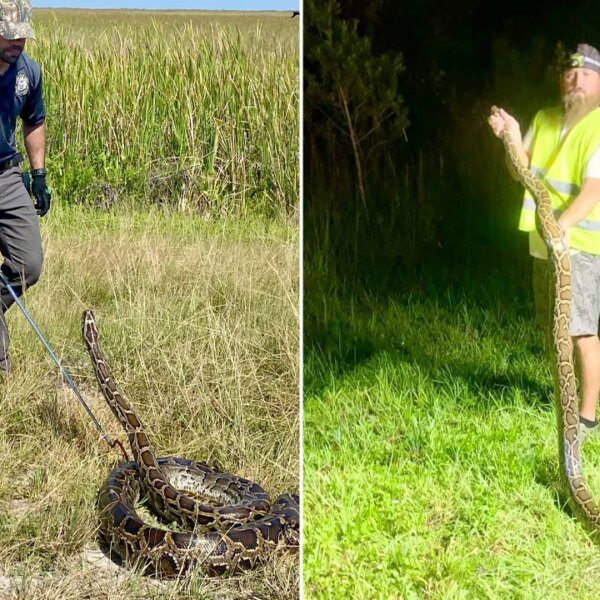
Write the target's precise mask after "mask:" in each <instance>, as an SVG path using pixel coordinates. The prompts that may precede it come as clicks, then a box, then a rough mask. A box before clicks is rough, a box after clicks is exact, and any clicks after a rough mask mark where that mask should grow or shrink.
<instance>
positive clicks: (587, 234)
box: [519, 107, 600, 254]
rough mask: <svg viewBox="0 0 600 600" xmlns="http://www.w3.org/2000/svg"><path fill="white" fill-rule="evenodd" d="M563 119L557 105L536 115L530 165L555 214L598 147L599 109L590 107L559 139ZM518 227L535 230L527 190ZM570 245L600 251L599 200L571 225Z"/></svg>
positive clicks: (571, 193)
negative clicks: (549, 198)
mask: <svg viewBox="0 0 600 600" xmlns="http://www.w3.org/2000/svg"><path fill="white" fill-rule="evenodd" d="M562 120H563V110H562V108H560V107H556V108H548V109H544V110H541V111H539V112H538V113H537V114H536V115H535V117H534V119H533V123H532V132H533V138H532V141H531V151H532V155H531V164H530V166H529V168H530V169H531V171H532V172H533V173H534V174H535V175H536V176H537V177H539V178H540V179H541V180H542V181H543V182H544V183H545V184H546V187H547V188H548V191H549V192H550V197H551V199H552V206H553V208H554V214H555V215H556V216H558V215H560V213H562V212H563V211H564V210H565V209H566V208H567V206H569V204H571V202H572V201H573V199H574V198H575V197H576V196H578V195H579V192H580V190H581V186H582V184H583V179H584V176H585V169H586V166H587V163H588V161H589V159H590V157H591V156H592V154H593V153H594V152H595V151H596V150H597V149H598V147H600V108H596V109H594V110H592V111H591V112H590V113H589V114H588V115H586V116H585V117H584V118H583V119H581V121H579V123H577V124H576V125H575V127H573V128H572V129H571V130H570V131H568V132H567V133H566V134H565V135H564V136H563V139H562V140H560V132H561V129H562ZM598 200H600V198H598ZM519 229H520V230H521V231H533V230H534V229H535V202H534V201H533V198H532V196H531V194H530V193H529V192H528V191H525V195H524V198H523V208H522V209H521V218H520V220H519ZM569 245H570V246H571V248H574V249H577V250H583V251H585V252H589V253H590V254H600V202H599V203H598V204H596V206H595V207H594V209H593V210H592V212H591V213H590V214H589V215H588V216H587V217H586V218H585V219H584V220H583V221H580V222H579V223H577V224H576V225H574V226H573V227H571V229H570V232H569Z"/></svg>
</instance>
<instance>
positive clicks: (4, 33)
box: [0, 0, 50, 374]
mask: <svg viewBox="0 0 600 600" xmlns="http://www.w3.org/2000/svg"><path fill="white" fill-rule="evenodd" d="M27 39H35V35H34V33H33V28H32V27H31V7H30V4H29V0H0V252H1V253H2V255H3V256H4V263H3V264H2V266H1V267H0V269H1V270H2V273H3V275H4V277H5V278H6V279H7V280H8V282H9V283H10V285H11V287H12V288H13V289H14V290H15V292H16V293H17V294H18V295H20V294H22V293H23V291H24V290H25V289H26V288H28V287H30V286H32V285H33V284H34V283H35V282H36V281H37V280H38V278H39V276H40V273H41V270H42V261H43V254H42V241H41V236H40V227H39V222H38V218H37V215H40V216H41V217H43V216H44V215H45V214H46V213H47V212H48V209H49V208H50V190H49V189H48V187H47V186H46V169H45V168H44V161H45V154H46V128H45V124H44V122H45V118H46V111H45V108H44V103H43V101H42V77H41V71H40V67H39V65H38V64H37V63H36V62H35V61H33V60H32V59H31V58H30V57H29V56H28V55H27V53H25V52H24V51H23V48H24V47H25V42H26V40H27ZM17 116H19V117H20V118H21V119H22V121H23V135H24V142H25V150H26V151H27V156H28V157H29V164H30V166H31V170H32V184H31V193H32V194H33V197H34V199H35V204H34V203H33V202H32V201H31V197H30V195H29V192H28V191H27V190H26V188H25V185H24V184H23V174H22V171H21V168H20V167H19V164H20V163H21V162H22V160H23V156H22V155H21V154H20V153H19V152H17V150H16V147H15V127H16V124H17ZM36 213H37V214H36ZM12 304H13V298H12V296H11V295H10V293H9V292H8V289H7V288H6V286H5V285H4V284H2V283H0V308H1V310H0V372H3V373H4V374H6V373H8V371H9V370H10V360H9V357H8V328H7V326H6V320H5V317H4V313H5V312H6V311H7V309H8V308H10V306H11V305H12Z"/></svg>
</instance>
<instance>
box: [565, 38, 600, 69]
mask: <svg viewBox="0 0 600 600" xmlns="http://www.w3.org/2000/svg"><path fill="white" fill-rule="evenodd" d="M577 67H579V68H584V69H592V70H594V71H597V72H598V73H600V52H598V50H596V48H594V46H590V45H589V44H577V50H575V52H573V53H572V54H570V55H569V59H568V60H567V69H575V68H577Z"/></svg>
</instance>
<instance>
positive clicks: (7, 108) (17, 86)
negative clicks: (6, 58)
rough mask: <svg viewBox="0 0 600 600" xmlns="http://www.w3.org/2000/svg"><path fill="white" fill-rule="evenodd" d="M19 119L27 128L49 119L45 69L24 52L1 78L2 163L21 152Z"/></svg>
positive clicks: (0, 122) (0, 138)
mask: <svg viewBox="0 0 600 600" xmlns="http://www.w3.org/2000/svg"><path fill="white" fill-rule="evenodd" d="M18 116H20V117H21V119H23V122H24V123H26V124H27V125H38V124H39V123H42V122H43V121H44V120H45V119H46V109H45V108H44V102H43V100H42V73H41V69H40V66H39V65H38V64H37V63H36V62H35V61H34V60H33V59H32V58H31V57H30V56H29V55H28V54H27V53H26V52H22V53H21V56H19V58H18V60H17V62H16V63H14V64H12V65H10V67H9V68H8V69H7V70H6V72H5V73H4V75H0V162H3V161H5V160H8V159H9V158H12V157H13V156H14V155H15V154H16V153H17V149H16V146H15V128H16V125H17V117H18Z"/></svg>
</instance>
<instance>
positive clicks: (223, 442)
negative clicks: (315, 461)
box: [0, 207, 299, 600]
mask: <svg viewBox="0 0 600 600" xmlns="http://www.w3.org/2000/svg"><path fill="white" fill-rule="evenodd" d="M43 236H44V246H45V251H46V264H45V271H44V273H43V276H42V279H41V280H40V282H39V283H38V284H37V286H36V287H35V288H32V289H31V290H30V291H29V292H27V294H26V296H25V301H26V304H27V306H28V308H29V310H30V312H31V313H32V315H33V316H34V318H35V319H36V320H37V322H38V324H39V326H40V328H41V329H42V331H43V332H44V333H45V335H46V336H47V337H48V339H49V341H50V343H51V344H52V345H53V347H54V348H55V350H56V352H57V354H58V356H59V357H60V358H61V360H62V361H63V362H64V364H65V366H66V367H67V369H68V370H69V371H70V373H71V374H72V375H73V377H74V378H75V380H76V381H77V383H78V384H79V386H80V388H81V390H82V392H83V393H84V395H85V397H86V398H87V399H88V401H89V403H90V405H91V407H92V408H93V410H94V411H95V412H96V413H97V415H98V417H99V419H100V421H101V422H102V423H103V424H104V426H105V427H106V429H107V431H108V433H109V435H111V436H115V435H120V429H119V426H118V424H117V423H115V420H114V418H113V416H112V414H111V413H110V411H109V409H108V407H107V406H106V405H105V403H104V401H103V399H102V397H101V396H100V394H99V392H98V389H97V385H96V383H95V380H94V376H93V371H92V368H91V364H90V362H89V358H88V356H87V354H86V351H85V349H84V346H83V343H82V341H81V334H80V316H81V312H82V310H83V309H84V307H90V308H92V309H93V310H94V311H95V313H96V317H97V319H98V323H99V327H100V333H101V342H102V344H103V348H104V351H105V353H106V354H107V356H108V358H109V360H110V362H111V363H112V366H113V369H114V372H115V376H116V378H117V380H118V381H119V382H120V384H121V386H122V388H123V389H124V391H125V392H126V393H127V394H128V396H129V397H130V399H131V401H132V403H133V404H134V406H135V407H136V408H137V409H138V410H139V412H140V415H141V416H142V418H143V419H144V420H145V422H146V424H147V426H148V428H149V431H150V435H151V437H152V439H153V440H154V443H155V447H156V448H157V449H158V451H159V452H160V454H162V455H180V456H187V457H190V458H194V459H199V460H205V461H207V462H210V463H214V464H217V465H219V466H221V467H223V468H225V469H226V470H229V471H231V472H234V473H239V474H240V475H243V476H245V477H249V478H251V479H255V480H256V481H258V482H260V483H262V484H263V485H264V486H265V487H266V488H267V490H269V491H270V492H271V493H272V494H274V495H275V494H277V493H279V492H282V491H285V490H291V491H295V492H297V491H298V470H299V463H298V453H299V446H298V444H299V442H298V427H299V406H298V309H297V305H298V302H297V296H298V281H297V279H298V278H297V255H298V252H297V237H296V232H295V228H293V227H287V226H285V225H281V224H279V225H278V224H276V223H274V222H270V223H269V222H265V221H258V220H256V221H245V222H243V223H241V222H228V223H204V222H203V221H202V220H201V219H200V218H194V217H191V216H190V215H176V214H175V215H163V214H162V213H160V212H157V211H155V212H149V213H144V214H142V213H125V212H117V213H100V212H97V211H95V212H93V211H89V210H83V209H80V208H76V207H71V208H61V207H55V208H54V209H53V210H52V211H51V213H50V214H49V216H48V217H47V218H46V219H44V221H43ZM9 322H10V327H11V333H12V340H11V344H12V357H13V361H14V372H13V373H12V375H11V378H10V380H9V382H8V384H6V385H3V386H2V387H0V515H1V518H0V597H2V598H5V597H6V598H22V599H27V600H33V599H38V598H39V599H42V598H43V599H48V600H50V599H57V600H58V599H60V600H71V599H73V600H75V599H83V598H110V599H117V598H118V599H133V598H136V599H137V598H154V597H156V598H158V597H160V598H175V597H177V598H249V597H260V598H294V597H296V596H297V586H298V564H297V563H298V557H297V554H296V555H294V554H292V553H288V552H282V553H281V554H280V555H278V556H277V557H276V558H275V560H274V561H273V562H272V563H270V564H269V565H267V566H266V567H264V568H260V569H258V570H257V571H255V572H252V573H249V574H244V575H241V576H235V577H225V578H217V579H207V578H204V577H202V576H201V575H200V574H197V575H196V576H195V577H193V578H192V581H191V582H190V583H189V584H188V585H187V586H186V587H184V586H182V585H179V586H178V585H176V584H168V583H167V584H156V583H154V582H152V581H151V580H149V579H148V578H141V577H138V576H136V575H135V574H131V573H128V572H122V571H121V572H116V573H115V572H112V571H105V570H100V569H99V568H98V567H96V566H95V565H94V564H92V563H91V562H90V560H91V558H90V555H93V551H94V549H95V548H96V544H95V537H94V534H95V527H96V517H95V512H94V510H95V509H94V501H95V495H96V493H97V490H98V488H99V486H100V484H101V482H102V481H103V479H104V478H105V477H106V476H107V474H108V472H109V470H110V468H111V466H112V464H113V463H114V462H115V461H116V460H117V459H118V456H117V454H116V453H115V452H109V451H108V450H107V448H106V447H105V445H104V444H103V442H101V441H100V439H99V436H98V435H97V433H96V431H95V429H94V428H93V426H92V424H91V422H90V421H89V419H88V417H87V416H86V415H85V413H84V411H83V409H82V408H81V407H80V406H79V404H78V402H77V400H76V399H75V397H74V395H73V394H72V393H71V392H70V391H69V390H68V389H65V388H64V387H63V386H62V385H61V382H60V378H59V376H58V373H57V369H56V367H55V366H54V364H53V363H52V362H51V360H50V358H49V357H48V356H47V354H46V353H45V351H44V350H43V348H42V346H41V344H40V343H39V341H38V340H37V338H36V337H35V335H34V333H33V331H32V330H31V329H30V328H29V326H28V325H27V323H26V321H25V319H24V317H23V316H22V315H21V314H20V313H19V311H18V309H17V307H13V308H12V309H11V310H10V312H9ZM253 594H254V595H253Z"/></svg>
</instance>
